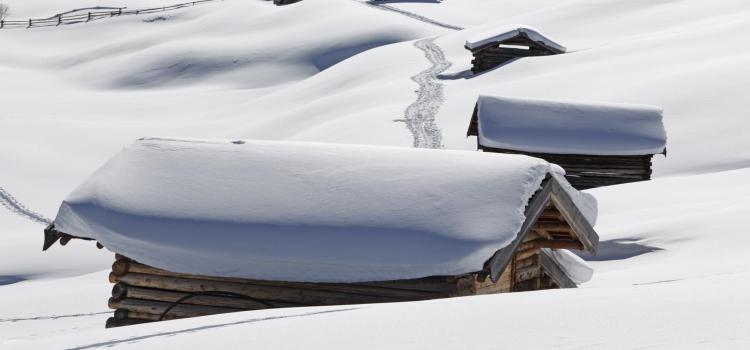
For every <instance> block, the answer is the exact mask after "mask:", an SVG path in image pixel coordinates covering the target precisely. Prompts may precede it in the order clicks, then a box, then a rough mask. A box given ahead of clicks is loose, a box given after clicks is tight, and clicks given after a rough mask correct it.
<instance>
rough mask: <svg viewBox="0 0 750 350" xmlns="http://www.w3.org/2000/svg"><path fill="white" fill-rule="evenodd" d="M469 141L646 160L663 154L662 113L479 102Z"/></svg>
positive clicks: (594, 106)
mask: <svg viewBox="0 0 750 350" xmlns="http://www.w3.org/2000/svg"><path fill="white" fill-rule="evenodd" d="M468 134H469V135H476V136H477V137H478V143H479V144H480V146H482V147H488V148H496V149H505V150H514V151H522V152H533V153H553V154H585V155H648V154H658V153H663V152H664V151H665V149H666V143H667V136H666V132H665V130H664V124H663V122H662V110H661V109H660V108H657V107H652V106H641V105H622V104H590V103H576V102H562V101H545V100H528V99H517V98H507V97H495V96H480V97H479V99H478V101H477V105H476V109H475V115H474V116H473V117H472V123H471V126H470V128H469V132H468Z"/></svg>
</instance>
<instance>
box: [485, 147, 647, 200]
mask: <svg viewBox="0 0 750 350" xmlns="http://www.w3.org/2000/svg"><path fill="white" fill-rule="evenodd" d="M479 148H480V149H481V150H483V151H485V152H496V153H511V154H525V155H528V156H532V157H536V158H541V159H544V160H546V161H548V162H550V163H555V164H557V165H559V166H561V167H562V168H563V169H565V172H566V174H565V178H566V179H567V180H568V182H570V184H571V185H573V187H575V188H576V189H578V190H585V189H589V188H595V187H602V186H610V185H618V184H624V183H630V182H638V181H645V180H650V179H651V172H652V170H651V165H652V163H651V159H652V158H653V155H651V154H647V155H636V156H598V155H583V154H552V153H532V152H519V151H513V150H506V149H498V148H491V147H483V146H481V145H480V146H479Z"/></svg>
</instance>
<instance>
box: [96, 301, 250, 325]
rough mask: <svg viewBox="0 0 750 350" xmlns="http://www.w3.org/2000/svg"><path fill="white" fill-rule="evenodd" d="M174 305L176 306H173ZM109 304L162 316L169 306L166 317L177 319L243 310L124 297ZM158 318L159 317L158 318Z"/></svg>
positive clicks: (112, 306) (114, 306)
mask: <svg viewBox="0 0 750 350" xmlns="http://www.w3.org/2000/svg"><path fill="white" fill-rule="evenodd" d="M172 305H174V306H172ZM108 306H109V308H110V309H125V310H128V312H131V311H132V312H134V313H138V314H151V315H158V316H161V314H162V313H164V311H166V310H167V308H170V307H171V308H170V309H169V311H168V312H167V313H166V314H165V315H164V319H166V320H169V319H175V318H187V317H197V316H207V315H216V314H223V313H229V312H238V311H243V310H240V309H231V308H223V307H216V306H203V305H188V304H176V305H175V304H174V303H165V302H160V301H153V300H139V299H122V300H115V299H114V298H110V299H109V303H108ZM157 319H158V318H157Z"/></svg>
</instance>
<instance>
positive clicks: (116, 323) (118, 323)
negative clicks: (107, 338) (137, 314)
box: [104, 317, 150, 328]
mask: <svg viewBox="0 0 750 350" xmlns="http://www.w3.org/2000/svg"><path fill="white" fill-rule="evenodd" d="M148 322H150V321H146V320H136V319H132V318H126V319H123V320H116V319H115V318H114V317H110V318H108V319H107V322H106V323H105V325H104V327H106V328H115V327H123V326H132V325H136V324H142V323H148Z"/></svg>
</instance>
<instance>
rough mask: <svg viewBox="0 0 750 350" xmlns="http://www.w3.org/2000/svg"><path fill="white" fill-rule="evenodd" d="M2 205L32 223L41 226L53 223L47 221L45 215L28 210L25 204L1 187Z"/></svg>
mask: <svg viewBox="0 0 750 350" xmlns="http://www.w3.org/2000/svg"><path fill="white" fill-rule="evenodd" d="M0 204H2V206H4V207H6V208H8V210H10V211H11V212H12V213H15V214H18V215H20V216H23V217H26V218H27V219H29V220H31V221H35V222H38V223H40V224H45V225H49V224H51V223H52V220H50V219H47V218H46V217H44V215H42V214H39V213H37V212H35V211H33V210H31V209H29V208H26V206H25V205H23V203H21V202H19V201H18V200H17V199H16V197H13V195H11V194H10V193H8V191H6V190H5V189H4V188H2V187H0Z"/></svg>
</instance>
